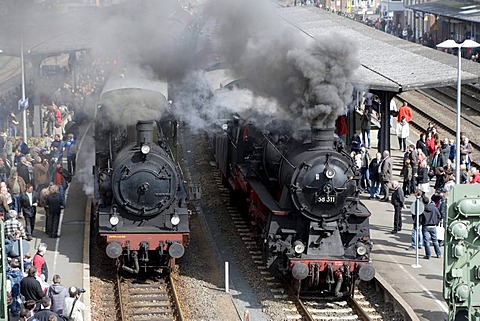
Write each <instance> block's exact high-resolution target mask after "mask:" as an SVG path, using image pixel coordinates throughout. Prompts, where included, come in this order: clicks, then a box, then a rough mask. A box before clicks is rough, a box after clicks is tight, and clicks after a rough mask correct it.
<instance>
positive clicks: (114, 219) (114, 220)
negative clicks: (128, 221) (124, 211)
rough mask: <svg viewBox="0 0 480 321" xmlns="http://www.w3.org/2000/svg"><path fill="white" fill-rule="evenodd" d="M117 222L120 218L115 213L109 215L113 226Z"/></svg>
mask: <svg viewBox="0 0 480 321" xmlns="http://www.w3.org/2000/svg"><path fill="white" fill-rule="evenodd" d="M119 222H120V218H118V216H117V215H112V216H110V224H111V225H112V226H114V227H115V226H117V225H118V223H119Z"/></svg>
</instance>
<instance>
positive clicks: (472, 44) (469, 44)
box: [437, 39, 480, 184]
mask: <svg viewBox="0 0 480 321" xmlns="http://www.w3.org/2000/svg"><path fill="white" fill-rule="evenodd" d="M437 47H438V48H448V49H454V48H457V49H458V54H457V56H458V70H457V118H456V120H457V124H456V139H455V184H460V117H461V105H462V51H461V50H462V49H463V48H477V47H480V43H478V42H476V41H473V40H470V39H467V40H465V41H464V42H462V43H457V42H455V40H452V39H449V40H446V41H444V42H442V43H439V44H438V45H437Z"/></svg>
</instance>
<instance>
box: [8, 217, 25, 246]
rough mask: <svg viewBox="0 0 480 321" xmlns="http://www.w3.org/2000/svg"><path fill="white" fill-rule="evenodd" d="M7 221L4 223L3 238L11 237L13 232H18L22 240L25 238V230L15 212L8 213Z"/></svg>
mask: <svg viewBox="0 0 480 321" xmlns="http://www.w3.org/2000/svg"><path fill="white" fill-rule="evenodd" d="M8 217H9V218H8V219H7V220H6V221H5V237H9V236H12V235H13V234H14V233H15V231H17V230H18V231H20V233H21V236H22V239H24V238H25V228H24V227H23V224H22V223H21V222H20V221H19V220H18V219H17V211H15V210H10V211H9V212H8Z"/></svg>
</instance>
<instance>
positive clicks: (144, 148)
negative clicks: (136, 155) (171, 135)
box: [140, 145, 150, 155]
mask: <svg viewBox="0 0 480 321" xmlns="http://www.w3.org/2000/svg"><path fill="white" fill-rule="evenodd" d="M140 150H141V151H142V154H143V155H147V154H148V153H150V146H149V145H142V148H140Z"/></svg>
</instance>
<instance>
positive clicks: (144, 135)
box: [136, 120, 153, 146]
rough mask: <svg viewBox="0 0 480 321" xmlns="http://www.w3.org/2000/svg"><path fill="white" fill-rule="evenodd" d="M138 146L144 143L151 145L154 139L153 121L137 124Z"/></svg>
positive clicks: (141, 121) (142, 121) (143, 121)
mask: <svg viewBox="0 0 480 321" xmlns="http://www.w3.org/2000/svg"><path fill="white" fill-rule="evenodd" d="M136 128H137V146H141V145H142V143H151V142H152V140H153V138H152V135H153V120H140V121H138V122H137V127H136Z"/></svg>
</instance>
